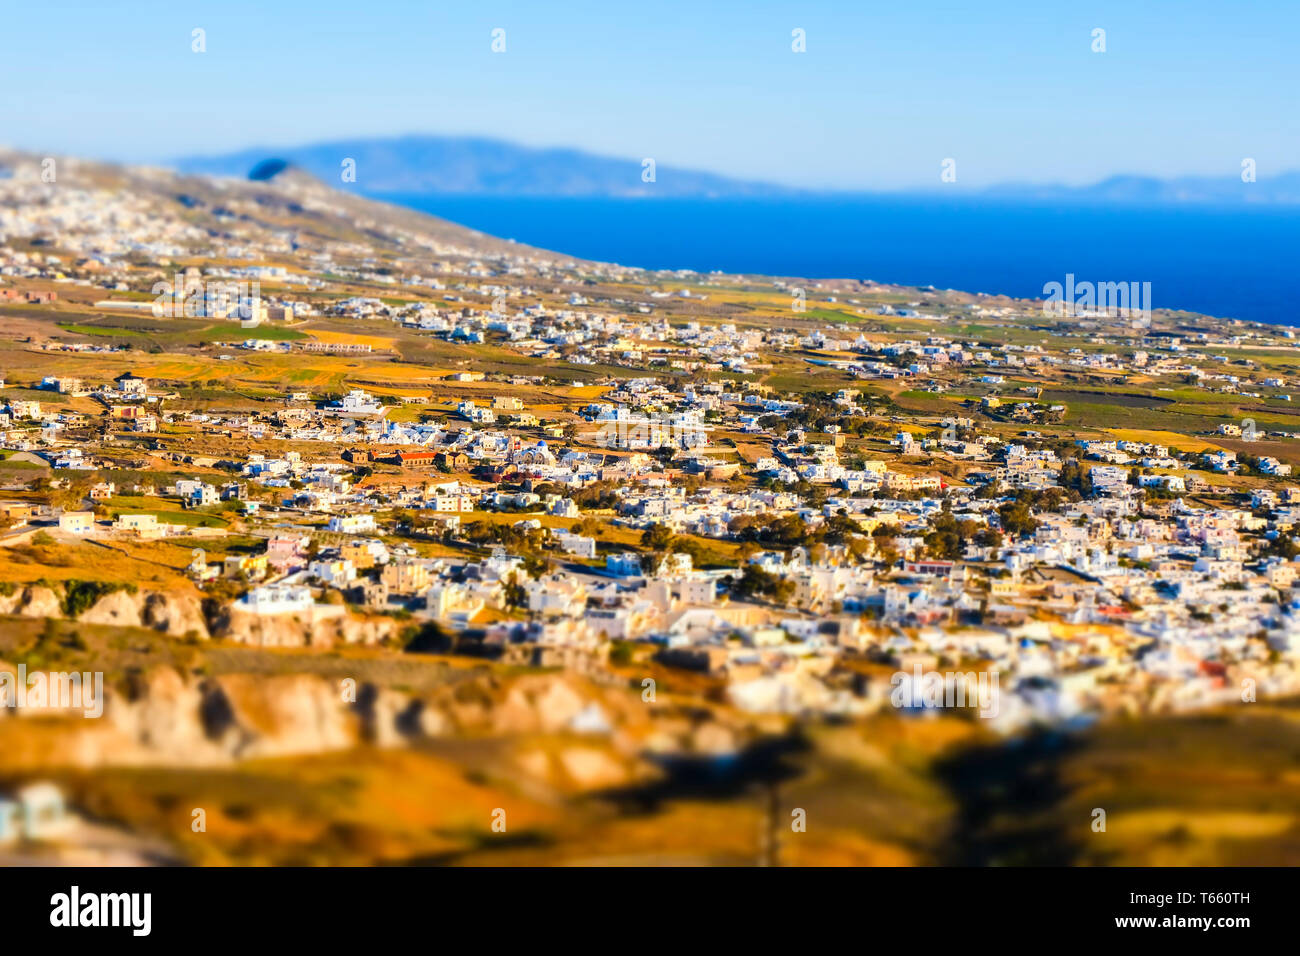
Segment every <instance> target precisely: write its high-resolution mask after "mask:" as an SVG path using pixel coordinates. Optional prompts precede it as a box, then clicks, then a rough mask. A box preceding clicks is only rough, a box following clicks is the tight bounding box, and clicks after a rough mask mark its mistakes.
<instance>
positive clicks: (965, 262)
mask: <svg viewBox="0 0 1300 956" xmlns="http://www.w3.org/2000/svg"><path fill="white" fill-rule="evenodd" d="M375 198H380V199H385V200H387V201H389V202H395V203H399V204H401V205H405V206H409V207H411V208H414V209H419V210H421V211H423V212H428V213H432V214H434V215H436V216H441V217H442V218H444V219H449V220H451V221H453V222H458V223H461V224H463V225H466V226H470V227H472V228H474V229H479V230H481V231H483V232H487V233H490V234H492V235H496V236H500V237H502V238H507V239H515V240H517V241H519V242H522V243H527V244H529V245H532V246H538V247H541V248H544V249H552V250H555V251H557V252H563V253H567V254H569V255H573V256H577V257H580V258H584V259H596V260H600V261H603V262H617V263H621V264H623V265H630V266H643V267H646V268H652V269H660V268H662V269H694V270H697V271H700V272H709V271H712V270H715V269H717V270H721V271H723V272H747V273H764V274H769V275H784V276H799V277H806V278H814V279H815V278H851V279H874V280H875V281H877V282H887V283H900V284H904V285H934V286H937V287H939V288H948V289H961V290H964V291H968V292H989V293H1003V294H1007V295H1014V296H1022V297H1032V298H1042V297H1043V286H1044V284H1045V283H1048V282H1053V281H1055V282H1061V283H1064V281H1065V276H1066V273H1073V274H1074V276H1075V280H1076V282H1084V281H1092V282H1150V283H1151V300H1152V306H1153V307H1154V308H1171V309H1188V310H1191V311H1194V312H1204V313H1206V314H1209V315H1218V316H1224V317H1230V318H1242V319H1254V320H1258V321H1263V322H1275V323H1283V324H1294V325H1300V306H1298V305H1297V295H1296V292H1297V290H1296V287H1295V286H1294V285H1293V283H1294V282H1295V280H1296V278H1297V274H1298V273H1300V209H1296V208H1294V207H1292V208H1290V209H1286V208H1280V207H1272V208H1262V207H1261V208H1252V207H1248V206H1234V207H1230V208H1229V207H1206V206H1191V205H1188V206H1155V207H1152V206H1145V207H1144V206H1114V207H1106V206H1094V205H1082V204H1050V203H1040V202H1011V201H997V200H987V199H971V198H960V199H946V198H928V197H898V198H893V197H890V198H882V197H874V196H873V197H860V198H859V197H854V198H850V199H829V198H815V199H780V200H754V199H741V200H736V199H655V200H645V199H531V198H527V199H518V198H496V197H492V198H483V197H466V196H436V195H385V196H376V197H375Z"/></svg>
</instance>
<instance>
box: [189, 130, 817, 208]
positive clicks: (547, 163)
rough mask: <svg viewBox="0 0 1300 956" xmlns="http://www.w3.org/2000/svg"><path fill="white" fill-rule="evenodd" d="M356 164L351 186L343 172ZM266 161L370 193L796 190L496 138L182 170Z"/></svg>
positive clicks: (220, 163) (318, 151)
mask: <svg viewBox="0 0 1300 956" xmlns="http://www.w3.org/2000/svg"><path fill="white" fill-rule="evenodd" d="M349 159H351V160H353V161H354V162H355V164H356V166H355V169H356V180H355V185H354V184H352V183H349V182H347V181H345V180H344V179H343V178H342V175H341V174H342V171H343V168H344V166H343V164H344V161H345V160H349ZM268 161H282V162H287V163H289V164H291V165H293V166H297V167H299V168H300V169H303V170H305V171H306V172H308V173H311V174H312V175H313V176H316V177H317V178H319V179H320V180H322V181H323V182H326V183H328V184H330V185H332V186H335V187H339V188H345V189H350V190H351V189H354V190H356V191H358V192H362V193H367V194H385V193H442V194H462V195H486V196H555V197H578V196H591V197H595V196H628V197H635V196H645V197H656V196H657V197H665V198H666V197H672V198H692V197H699V198H706V197H759V196H769V197H777V196H794V195H799V190H795V189H789V188H786V187H783V186H775V185H771V184H766V183H756V182H747V181H744V180H739V179H730V178H728V177H726V176H718V175H715V174H713V173H704V172H697V171H693V170H685V169H678V168H676V167H672V166H665V165H662V164H658V163H656V165H655V168H654V181H653V182H645V181H643V179H642V174H643V169H644V167H643V163H642V161H641V160H633V159H615V158H611V157H608V156H596V155H593V154H591V153H585V152H582V151H581V150H576V149H535V148H532V147H528V146H519V145H516V144H513V143H507V142H504V141H501V140H494V139H482V138H473V137H453V136H403V137H399V138H396V139H356V140H338V141H335V142H330V143H317V144H312V145H307V146H298V147H292V148H289V149H246V150H241V151H240V152H237V153H230V154H227V155H223V156H202V157H187V158H183V159H180V160H178V161H177V162H176V163H175V166H176V168H177V169H179V170H180V171H181V172H185V173H202V174H206V175H214V176H238V177H244V176H247V175H249V173H250V172H251V171H252V170H254V169H255V168H258V167H262V168H263V169H264V168H265V165H264V164H268Z"/></svg>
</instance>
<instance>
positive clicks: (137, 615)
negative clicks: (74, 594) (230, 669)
mask: <svg viewBox="0 0 1300 956" xmlns="http://www.w3.org/2000/svg"><path fill="white" fill-rule="evenodd" d="M5 614H14V615H19V616H22V617H52V618H63V617H64V613H63V604H62V598H61V595H60V594H59V593H58V592H56V591H54V590H52V589H50V588H49V587H46V586H44V585H36V584H33V585H28V586H26V587H21V588H16V589H15V590H14V591H13V592H12V593H10V594H7V595H0V615H5ZM76 620H77V621H79V622H81V623H83V624H105V625H112V626H115V627H147V628H151V629H153V630H155V631H160V632H162V633H164V634H167V635H169V636H171V637H200V638H207V637H221V638H226V639H228V640H232V641H237V642H239V643H241V644H253V645H256V646H259V647H325V648H328V647H336V646H339V645H344V644H368V645H369V644H379V643H381V642H383V641H384V640H386V639H388V638H391V637H394V636H395V635H396V633H397V630H398V622H396V621H394V620H392V619H391V618H385V617H357V616H355V615H352V614H348V613H346V612H344V611H343V609H342V608H333V607H327V608H321V609H319V610H318V611H317V612H309V613H307V614H303V615H258V614H248V613H245V612H242V611H240V610H239V609H238V608H236V607H227V608H225V609H223V610H222V611H221V612H220V613H219V614H218V615H217V616H216V620H214V621H213V622H212V627H211V629H210V628H209V622H208V620H207V617H206V615H205V614H204V610H203V603H202V600H201V598H200V597H199V596H198V595H195V594H184V593H181V594H178V593H174V592H167V591H137V592H134V593H133V592H131V591H127V590H120V591H114V592H112V593H111V594H106V595H104V596H103V597H101V598H100V599H99V600H98V601H96V602H95V603H94V604H93V605H92V606H91V607H89V608H88V609H86V610H85V611H83V612H82V613H81V614H80V615H79V616H78V617H77V618H76Z"/></svg>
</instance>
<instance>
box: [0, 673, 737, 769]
mask: <svg viewBox="0 0 1300 956" xmlns="http://www.w3.org/2000/svg"><path fill="white" fill-rule="evenodd" d="M7 669H10V670H12V667H9V668H7ZM105 697H106V701H105V708H104V715H103V717H102V718H100V719H84V718H81V717H69V718H66V719H60V720H58V721H51V720H45V719H42V720H39V721H36V720H33V721H23V724H24V725H25V726H23V727H22V728H21V729H19V728H17V727H15V726H13V725H10V727H9V728H8V731H7V732H5V733H4V734H3V736H0V741H3V746H0V755H2V756H0V767H3V769H4V770H5V771H7V772H15V771H24V770H37V769H49V768H53V767H79V768H88V767H104V766H145V765H153V766H173V767H200V766H222V765H229V764H233V763H236V762H238V761H240V760H246V759H255V758H268V757H289V756H295V755H305V754H315V753H324V752H330V751H340V750H347V749H350V748H353V747H356V746H360V745H370V746H379V747H396V746H404V745H408V744H411V743H417V742H419V741H421V740H428V739H431V738H437V737H443V736H447V737H451V736H464V735H470V736H484V735H486V736H492V737H504V738H510V739H517V740H519V741H521V742H525V741H531V743H526V744H523V746H524V750H523V751H522V752H521V759H523V763H522V764H521V765H520V766H521V769H524V770H525V771H527V768H528V766H529V765H530V761H531V764H532V765H536V766H537V767H538V768H539V770H540V769H541V768H542V766H543V765H544V764H546V762H547V761H551V763H550V764H549V765H547V769H546V773H545V776H546V777H547V778H556V779H558V778H565V779H567V780H569V781H571V782H572V783H575V784H578V785H584V784H589V785H593V786H594V785H596V784H597V783H599V784H600V785H605V784H609V783H611V782H617V778H618V777H619V774H620V773H621V772H622V771H619V770H618V768H619V767H620V766H621V767H624V768H627V767H629V766H630V765H631V762H632V761H634V760H636V759H638V755H640V754H641V753H643V752H645V751H646V750H647V749H657V750H671V749H675V750H680V751H684V752H689V751H693V750H694V749H695V748H696V747H697V746H698V745H699V744H700V743H701V741H702V739H703V738H708V739H709V740H710V741H716V739H717V738H718V737H720V736H726V737H727V738H728V739H732V738H733V737H734V735H735V731H734V730H733V729H731V728H726V727H724V726H723V725H722V724H720V723H718V718H717V717H716V716H715V715H712V714H707V715H705V714H695V715H693V716H692V715H685V716H684V715H680V714H678V715H676V716H669V715H664V716H662V717H661V716H658V714H657V712H656V711H655V710H654V709H652V708H650V707H648V706H646V705H645V704H644V703H642V702H641V700H640V697H639V695H638V694H636V693H634V692H629V691H628V690H626V689H624V688H611V687H603V686H599V685H596V684H593V683H591V682H590V681H586V680H584V679H582V678H579V677H574V676H572V675H564V674H527V675H512V676H508V677H503V676H501V675H499V674H495V673H486V674H481V675H475V676H473V677H470V678H467V679H464V680H461V681H457V682H455V683H451V684H447V685H443V686H440V687H438V688H436V689H435V690H432V691H427V692H422V693H407V692H405V691H400V690H397V689H394V688H391V687H379V686H375V685H372V684H364V683H363V684H361V685H359V686H356V685H352V684H350V683H348V682H344V681H335V680H330V679H328V678H325V677H321V676H317V675H308V674H276V675H264V674H256V675H254V674H224V675H219V676H214V677H203V676H200V675H197V674H190V675H183V674H181V673H179V672H178V671H176V670H174V669H172V668H169V667H161V668H157V669H154V670H152V671H150V672H148V673H146V674H144V675H141V676H139V677H137V678H135V679H133V681H132V682H131V683H130V685H129V686H127V687H122V688H112V687H109V688H105ZM6 716H8V715H7V714H6V713H5V712H4V711H3V710H0V718H4V717H6ZM18 716H20V717H21V716H26V715H23V714H19V715H18ZM7 723H9V721H7V720H0V728H2V727H3V725H4V724H7ZM38 723H39V724H41V728H40V732H39V733H33V732H32V731H33V730H35V729H36V725H37V724H38ZM15 731H17V733H15ZM557 735H558V738H559V739H561V740H567V741H569V743H565V744H562V746H560V748H559V749H558V750H554V751H543V750H539V749H538V747H539V744H538V743H537V742H538V741H539V740H547V739H555V738H557ZM582 740H586V741H590V743H589V744H586V743H582ZM575 748H576V749H575ZM706 749H711V748H706ZM571 751H572V752H571ZM588 751H590V752H588ZM601 753H603V754H604V756H599V754H601ZM544 754H545V755H544ZM611 755H613V756H611Z"/></svg>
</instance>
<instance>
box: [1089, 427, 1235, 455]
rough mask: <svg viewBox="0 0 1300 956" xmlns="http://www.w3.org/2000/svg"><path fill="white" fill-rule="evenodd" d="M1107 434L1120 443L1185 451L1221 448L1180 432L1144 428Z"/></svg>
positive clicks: (1121, 429) (1124, 429)
mask: <svg viewBox="0 0 1300 956" xmlns="http://www.w3.org/2000/svg"><path fill="white" fill-rule="evenodd" d="M1106 433H1107V434H1109V435H1114V436H1115V437H1116V438H1117V439H1119V440H1120V441H1142V442H1150V443H1152V444H1156V445H1168V446H1169V447H1170V448H1182V449H1184V450H1185V451H1219V450H1220V446H1219V445H1215V444H1212V443H1211V442H1208V441H1205V440H1203V439H1200V438H1190V437H1188V436H1186V435H1180V434H1179V433H1178V432H1163V431H1155V430H1147V429H1142V428H1108V429H1106Z"/></svg>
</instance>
